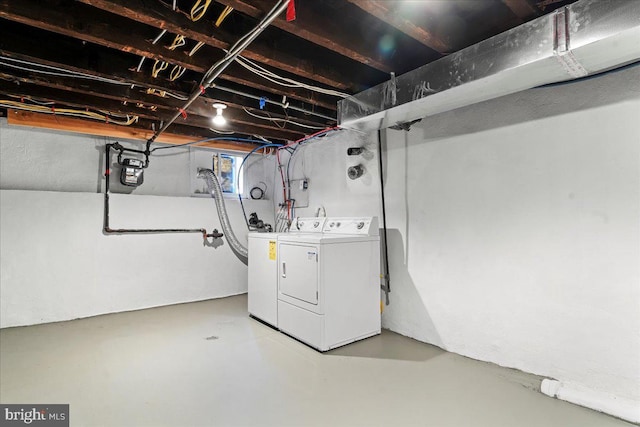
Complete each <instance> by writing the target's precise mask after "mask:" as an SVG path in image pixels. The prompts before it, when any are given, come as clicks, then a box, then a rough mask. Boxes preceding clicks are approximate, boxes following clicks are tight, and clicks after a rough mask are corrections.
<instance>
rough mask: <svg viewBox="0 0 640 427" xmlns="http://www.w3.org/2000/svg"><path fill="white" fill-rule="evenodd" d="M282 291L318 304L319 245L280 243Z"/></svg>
mask: <svg viewBox="0 0 640 427" xmlns="http://www.w3.org/2000/svg"><path fill="white" fill-rule="evenodd" d="M278 249H279V251H278V252H279V254H278V255H279V257H278V283H279V284H280V292H281V293H282V294H284V295H287V296H290V297H292V298H295V299H298V300H301V301H304V302H307V303H309V304H313V305H317V304H318V274H319V269H318V253H319V251H318V247H317V246H315V245H306V244H297V243H280V244H279V245H278Z"/></svg>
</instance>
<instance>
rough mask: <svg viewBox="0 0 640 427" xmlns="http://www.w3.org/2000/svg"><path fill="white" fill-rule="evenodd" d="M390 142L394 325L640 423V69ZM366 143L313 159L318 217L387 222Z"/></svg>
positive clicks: (442, 119) (478, 108)
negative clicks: (368, 173) (351, 162)
mask: <svg viewBox="0 0 640 427" xmlns="http://www.w3.org/2000/svg"><path fill="white" fill-rule="evenodd" d="M385 134H386V135H387V137H388V141H387V142H388V144H387V150H386V151H385V152H384V156H385V157H384V160H385V161H386V165H387V166H386V168H385V169H386V170H387V180H386V195H387V200H388V205H387V213H388V224H389V228H390V233H389V245H390V248H389V249H390V260H391V286H392V293H391V305H389V306H388V307H386V310H385V312H384V314H383V326H384V327H386V328H389V329H391V330H394V331H397V332H400V333H402V334H404V335H408V336H411V337H414V338H416V339H418V340H421V341H425V342H429V343H433V344H436V345H438V346H440V347H443V348H445V349H447V350H450V351H453V352H456V353H459V354H463V355H466V356H469V357H472V358H475V359H480V360H485V361H490V362H495V363H497V364H500V365H503V366H509V367H514V368H518V369H521V370H524V371H527V372H532V373H536V374H539V375H543V376H547V377H552V378H555V379H558V380H559V381H561V382H562V384H563V386H564V387H565V393H564V395H565V396H567V395H573V396H574V398H573V401H574V402H576V403H580V404H582V405H585V406H589V407H592V408H595V409H598V410H601V411H604V412H608V413H612V414H614V415H617V416H620V417H624V418H626V419H630V420H635V421H636V422H637V421H640V69H638V68H635V69H631V70H626V71H622V72H618V73H613V74H610V75H606V76H602V77H600V78H597V79H593V80H588V81H582V82H576V83H573V84H570V85H565V86H558V87H550V88H544V89H534V90H530V91H527V92H524V93H521V94H516V95H513V96H509V97H504V98H501V99H497V100H494V101H490V102H485V103H482V104H478V105H474V106H470V107H467V108H464V109H460V110H456V111H452V112H449V113H445V114H441V115H438V116H435V117H431V118H427V119H425V120H423V122H421V123H420V124H417V125H414V127H413V129H412V130H411V131H410V132H409V133H405V132H400V131H392V130H389V131H387V132H385ZM352 138H354V136H353V134H344V135H342V136H337V137H334V138H333V139H332V140H327V141H324V142H317V143H315V144H314V145H309V146H308V147H307V148H303V150H307V153H306V154H307V157H306V158H305V160H306V164H307V175H308V176H309V178H310V180H311V182H312V183H313V184H314V187H313V191H314V193H312V200H313V203H312V208H310V209H309V212H308V213H314V208H313V207H314V206H315V205H317V204H319V203H322V204H324V205H325V206H326V207H327V208H328V214H329V215H362V214H377V213H378V212H379V204H378V200H377V199H376V197H377V194H376V191H375V190H374V188H373V186H366V185H363V186H362V188H359V189H356V188H355V187H354V184H353V183H349V182H348V181H347V180H346V178H345V170H346V169H345V163H346V162H347V161H348V159H347V158H346V147H347V146H348V145H349V144H350V141H348V139H352ZM343 150H344V152H343ZM336 156H337V159H336ZM310 164H312V165H313V166H312V168H310V167H309V166H308V165H310ZM373 181H375V179H374V180H373ZM318 183H320V185H317V184H318ZM318 192H320V194H318ZM561 394H562V393H561ZM575 396H578V397H575ZM560 397H562V395H561V396H560ZM568 400H571V399H568Z"/></svg>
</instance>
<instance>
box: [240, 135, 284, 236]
mask: <svg viewBox="0 0 640 427" xmlns="http://www.w3.org/2000/svg"><path fill="white" fill-rule="evenodd" d="M262 144H263V145H261V146H260V147H256V148H254V149H253V150H251V151H249V154H247V155H246V156H244V159H242V163H240V167H239V168H238V177H240V173H242V166H244V162H246V161H247V159H248V158H249V156H250V155H252V154H253V153H255V152H256V151H258V150H261V149H264V148H270V147H275V148H279V147H281V145H279V144H273V143H267V144H265V143H264V141H263V142H262ZM238 182H240V180H239V179H238ZM238 200H240V207H241V208H242V216H243V217H244V222H245V224H247V229H248V230H251V226H250V225H249V219H248V218H247V212H246V211H245V210H244V202H243V201H242V194H240V193H239V192H238Z"/></svg>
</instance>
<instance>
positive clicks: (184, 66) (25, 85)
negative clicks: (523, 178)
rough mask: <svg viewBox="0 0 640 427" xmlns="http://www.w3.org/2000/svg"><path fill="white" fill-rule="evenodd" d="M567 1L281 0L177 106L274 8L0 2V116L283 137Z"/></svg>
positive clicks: (92, 127)
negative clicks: (220, 68) (214, 73)
mask: <svg viewBox="0 0 640 427" xmlns="http://www.w3.org/2000/svg"><path fill="white" fill-rule="evenodd" d="M574 1H575V0H544V1H534V0H466V1H464V0H422V1H408V0H404V1H402V0H399V1H371V0H323V1H318V0H295V1H293V0H292V2H293V3H294V5H295V19H294V20H291V21H287V19H286V16H285V14H284V13H283V14H282V16H281V17H279V18H277V19H276V20H275V21H274V22H273V23H272V24H271V26H269V27H268V28H267V29H266V30H265V31H264V32H263V33H262V34H261V35H260V36H259V37H258V38H257V39H256V40H255V41H254V42H253V43H251V44H250V45H249V47H248V48H247V49H246V50H245V51H244V52H243V53H242V56H241V57H240V58H238V60H236V61H235V62H234V63H233V64H231V65H230V66H229V67H228V68H227V69H226V70H225V71H224V72H223V74H222V75H221V76H220V77H219V78H218V79H216V80H215V82H214V84H213V87H210V88H208V89H207V90H206V91H205V93H204V94H202V96H201V97H200V98H198V99H197V100H196V101H195V102H194V103H193V104H192V105H191V106H190V107H189V108H188V109H186V111H183V110H181V109H182V107H183V105H184V103H185V101H184V100H185V99H186V98H187V97H188V96H189V94H190V93H192V92H193V91H194V90H197V89H198V87H199V86H200V84H201V81H202V78H203V75H204V73H205V72H206V71H207V70H208V69H209V68H210V67H211V66H212V65H213V64H214V63H216V61H218V60H219V59H221V58H222V57H223V56H224V55H225V49H228V48H229V47H230V46H231V45H233V44H234V43H235V42H236V41H237V40H238V39H240V38H241V37H242V36H243V35H245V34H246V33H248V32H249V31H250V30H251V29H252V28H253V27H255V26H256V25H257V23H258V22H259V20H260V19H261V18H262V17H264V16H265V15H266V14H267V13H268V12H269V10H271V8H273V6H274V5H275V4H276V3H277V2H276V0H218V1H211V0H177V1H175V2H174V1H173V0H165V1H162V0H77V1H73V0H0V93H1V96H0V100H1V102H0V107H1V108H5V111H4V113H5V114H9V115H13V116H14V117H12V119H11V120H13V121H15V122H23V123H28V124H38V123H40V125H43V126H51V127H57V128H59V129H75V130H80V129H78V127H79V126H81V127H85V128H86V129H85V131H88V132H97V128H98V127H99V126H100V127H102V129H101V132H105V129H106V131H107V132H109V131H112V132H114V134H116V135H117V133H115V132H116V131H117V129H123V128H126V129H127V131H128V132H129V135H131V136H132V137H133V136H135V135H138V136H139V137H141V138H143V137H144V136H145V135H149V134H150V133H149V132H148V131H149V130H152V129H158V128H159V127H160V126H161V124H162V123H163V122H165V121H166V120H168V119H169V118H171V117H172V116H174V115H175V114H176V112H178V111H180V112H181V113H182V114H181V117H180V118H179V119H178V120H177V121H176V122H175V123H174V124H173V125H171V126H170V127H169V129H168V130H167V133H168V134H171V135H175V136H176V137H177V138H178V140H180V141H184V142H186V141H187V140H189V139H200V138H210V137H221V136H225V135H227V137H238V136H240V137H242V136H251V137H253V136H260V137H263V138H267V139H269V140H271V141H276V142H285V141H291V140H296V139H298V138H301V137H303V136H304V135H308V134H311V133H313V132H316V131H318V130H321V129H324V128H326V127H330V126H334V125H335V124H336V103H337V101H338V100H339V99H341V97H343V96H346V95H351V94H355V93H358V92H360V91H363V90H365V89H367V88H369V87H372V86H375V85H377V84H379V83H381V82H384V81H386V80H388V78H389V74H390V73H395V74H396V75H400V74H403V73H406V72H408V71H410V70H413V69H415V68H417V67H419V66H422V65H424V64H427V63H429V62H432V61H434V60H437V59H439V58H441V57H443V56H445V55H448V54H450V53H453V52H456V51H458V50H460V49H463V48H465V47H467V46H470V45H472V44H474V43H477V42H479V41H481V40H484V39H487V38H489V37H492V36H494V35H496V34H499V33H501V32H503V31H506V30H508V29H510V28H513V27H515V26H518V25H520V24H522V23H523V22H526V21H529V20H531V19H534V18H536V17H538V16H541V15H543V14H546V13H549V12H551V11H553V10H555V9H557V8H558V7H561V6H565V5H567V4H570V3H573V2H574ZM291 14H292V11H291V10H289V15H291ZM290 17H291V16H290ZM216 102H220V103H223V104H225V105H226V106H227V108H226V109H225V110H224V116H225V117H226V119H227V120H228V122H227V124H226V125H224V126H219V127H214V125H213V124H212V122H211V118H212V116H213V115H215V109H214V108H213V107H212V105H213V104H214V103H216ZM12 108H13V109H16V110H13V109H12ZM38 111H40V112H46V113H48V116H45V115H44V114H38V113H37V112H38ZM69 116H72V117H69ZM78 117H79V118H81V119H86V120H83V121H82V122H79V123H81V124H80V125H78ZM145 131H147V132H146V133H145Z"/></svg>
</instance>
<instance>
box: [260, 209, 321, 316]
mask: <svg viewBox="0 0 640 427" xmlns="http://www.w3.org/2000/svg"><path fill="white" fill-rule="evenodd" d="M325 219H326V218H297V219H296V221H294V223H293V225H292V229H293V230H292V232H291V233H295V234H296V235H298V234H302V233H321V232H322V228H323V226H324V223H325ZM291 233H259V232H254V231H252V232H249V239H248V240H249V244H248V252H249V265H248V270H249V277H248V292H247V293H248V310H249V314H250V315H251V316H253V317H255V318H257V319H259V320H262V321H263V322H265V323H268V324H269V325H271V326H274V327H276V328H277V327H278V263H277V256H278V255H277V252H278V248H277V241H278V237H279V236H281V235H289V234H291Z"/></svg>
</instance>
